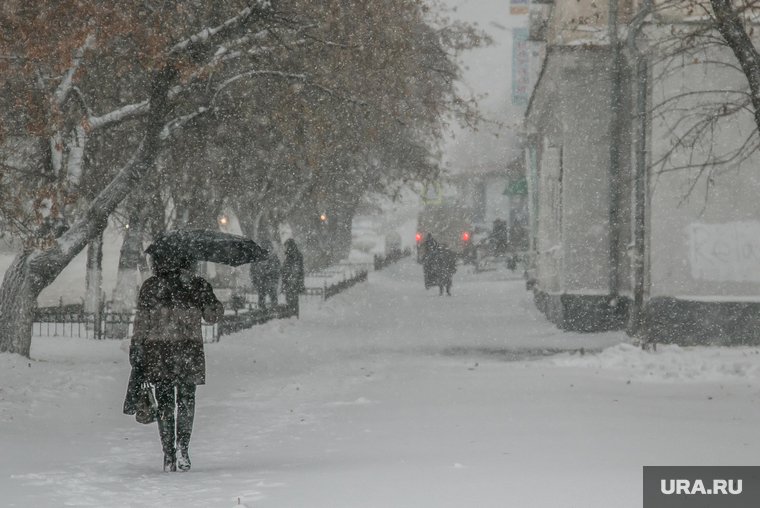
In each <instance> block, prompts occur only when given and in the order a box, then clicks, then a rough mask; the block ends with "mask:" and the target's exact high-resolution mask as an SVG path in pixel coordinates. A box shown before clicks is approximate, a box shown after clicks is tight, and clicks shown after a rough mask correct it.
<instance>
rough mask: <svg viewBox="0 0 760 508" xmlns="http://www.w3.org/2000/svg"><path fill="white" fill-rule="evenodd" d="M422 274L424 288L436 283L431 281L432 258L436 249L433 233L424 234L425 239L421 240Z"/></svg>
mask: <svg viewBox="0 0 760 508" xmlns="http://www.w3.org/2000/svg"><path fill="white" fill-rule="evenodd" d="M422 246H423V249H422V257H421V259H420V261H421V262H422V275H423V280H424V282H425V289H429V288H430V287H431V286H435V285H436V284H435V283H434V282H433V271H434V270H433V259H434V258H435V255H436V252H437V251H438V242H436V241H435V239H434V238H433V235H431V234H427V235H425V239H424V240H423V241H422Z"/></svg>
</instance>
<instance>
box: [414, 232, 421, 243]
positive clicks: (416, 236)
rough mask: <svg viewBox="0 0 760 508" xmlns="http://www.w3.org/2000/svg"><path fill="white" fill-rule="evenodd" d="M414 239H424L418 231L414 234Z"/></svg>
mask: <svg viewBox="0 0 760 508" xmlns="http://www.w3.org/2000/svg"><path fill="white" fill-rule="evenodd" d="M414 239H415V240H417V241H418V242H419V241H420V240H422V235H421V234H419V233H417V234H416V235H414Z"/></svg>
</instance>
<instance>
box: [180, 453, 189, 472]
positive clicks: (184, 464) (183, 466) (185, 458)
mask: <svg viewBox="0 0 760 508" xmlns="http://www.w3.org/2000/svg"><path fill="white" fill-rule="evenodd" d="M177 451H178V452H179V454H178V456H177V468H178V469H179V470H180V471H190V456H189V455H188V454H187V448H179V449H178V450H177Z"/></svg>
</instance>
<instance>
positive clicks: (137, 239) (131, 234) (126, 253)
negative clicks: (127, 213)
mask: <svg viewBox="0 0 760 508" xmlns="http://www.w3.org/2000/svg"><path fill="white" fill-rule="evenodd" d="M133 219H134V220H133ZM128 226H129V227H128V228H127V229H126V230H125V232H124V242H123V243H122V244H121V251H120V252H119V269H118V272H117V274H116V288H115V289H114V291H113V307H112V309H113V311H114V312H116V313H118V314H120V315H121V319H119V320H117V322H116V323H114V324H113V325H112V326H110V327H109V328H108V329H107V330H106V333H107V334H108V338H109V339H119V340H121V339H126V338H127V336H128V335H129V323H128V322H127V320H126V316H127V315H129V314H132V313H134V311H135V305H136V304H137V292H138V286H139V285H140V281H139V280H138V270H139V267H140V257H141V254H142V228H141V221H140V219H139V215H138V214H133V216H132V218H130V221H129V224H128Z"/></svg>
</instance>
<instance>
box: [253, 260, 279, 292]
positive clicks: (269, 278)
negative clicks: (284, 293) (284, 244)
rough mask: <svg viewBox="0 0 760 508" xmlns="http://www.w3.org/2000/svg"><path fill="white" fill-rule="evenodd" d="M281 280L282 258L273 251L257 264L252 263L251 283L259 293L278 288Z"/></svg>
mask: <svg viewBox="0 0 760 508" xmlns="http://www.w3.org/2000/svg"><path fill="white" fill-rule="evenodd" d="M279 280H280V258H278V257H277V254H275V253H274V252H273V251H269V254H267V257H266V258H264V259H262V260H261V261H257V262H256V263H251V283H252V284H253V287H255V288H256V291H257V292H259V293H263V292H266V291H267V290H269V289H270V288H276V287H277V283H278V282H279Z"/></svg>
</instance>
